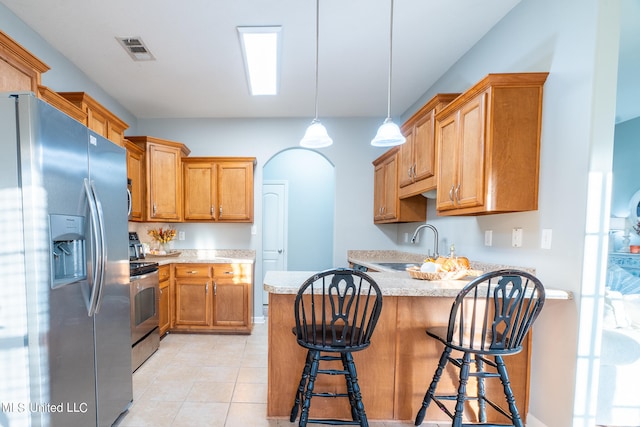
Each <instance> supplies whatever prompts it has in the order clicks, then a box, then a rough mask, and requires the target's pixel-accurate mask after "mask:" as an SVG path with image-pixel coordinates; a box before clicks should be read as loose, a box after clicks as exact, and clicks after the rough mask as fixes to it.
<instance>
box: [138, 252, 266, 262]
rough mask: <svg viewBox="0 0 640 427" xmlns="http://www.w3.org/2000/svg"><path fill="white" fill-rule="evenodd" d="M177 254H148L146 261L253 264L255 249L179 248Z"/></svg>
mask: <svg viewBox="0 0 640 427" xmlns="http://www.w3.org/2000/svg"><path fill="white" fill-rule="evenodd" d="M178 252H180V255H178V256H157V255H151V254H148V255H147V256H146V258H145V259H146V260H147V261H154V262H157V263H158V264H159V265H166V264H187V263H191V264H196V263H203V264H247V263H248V264H255V262H256V251H254V250H250V249H180V250H179V251H178Z"/></svg>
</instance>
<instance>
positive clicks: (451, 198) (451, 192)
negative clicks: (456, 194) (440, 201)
mask: <svg viewBox="0 0 640 427" xmlns="http://www.w3.org/2000/svg"><path fill="white" fill-rule="evenodd" d="M454 186H455V184H451V188H450V189H449V200H451V203H453V187H454Z"/></svg>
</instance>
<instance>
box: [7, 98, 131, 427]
mask: <svg viewBox="0 0 640 427" xmlns="http://www.w3.org/2000/svg"><path fill="white" fill-rule="evenodd" d="M0 146H1V147H2V149H3V151H2V155H1V156H0V170H1V172H0V205H4V203H3V201H4V200H6V201H7V205H6V206H7V207H6V208H0V224H1V225H0V235H5V233H8V234H9V236H10V238H9V239H7V240H8V243H7V245H6V246H5V249H4V250H0V268H1V269H3V270H5V271H6V270H8V271H9V273H10V274H9V277H10V280H9V281H7V282H6V283H4V284H3V286H2V287H1V288H2V289H0V301H2V300H3V297H8V298H10V299H11V300H12V301H13V302H14V303H15V304H12V307H13V309H12V313H11V314H9V313H7V312H6V311H3V310H2V308H1V307H0V375H1V376H2V377H3V381H2V382H0V402H2V408H1V409H2V412H1V413H0V425H1V426H4V425H5V424H6V425H9V426H14V425H15V426H23V425H27V426H29V425H32V426H52V427H58V426H59V427H75V426H78V427H87V426H93V425H95V426H100V427H102V426H111V425H112V424H113V422H114V421H115V420H116V419H117V417H118V416H119V415H120V414H121V413H122V412H123V411H125V410H126V409H127V407H128V405H129V404H130V403H131V401H132V385H131V346H130V329H129V324H130V319H129V316H130V315H129V313H130V300H129V262H128V260H129V257H128V239H127V198H126V197H127V196H126V195H127V178H126V161H125V151H124V149H123V148H121V147H118V146H117V145H115V144H113V143H112V142H110V141H108V140H106V139H105V138H103V137H101V136H99V135H97V134H95V133H93V132H92V131H90V130H89V129H87V128H86V127H85V126H84V125H82V124H80V123H79V122H77V121H75V120H74V119H72V118H70V117H68V116H67V115H65V114H63V113H61V112H60V111H58V110H57V109H55V108H53V107H52V106H50V105H48V104H47V103H45V102H43V101H41V100H39V99H37V98H36V97H35V96H34V95H33V94H31V93H26V94H17V95H10V94H2V96H0ZM5 236H6V235H5ZM5 238H6V237H5ZM0 304H1V303H0ZM21 356H22V357H24V359H22V361H20V357H21ZM7 375H8V376H7ZM4 378H9V379H10V381H9V382H5V381H4ZM3 423H4V424H3Z"/></svg>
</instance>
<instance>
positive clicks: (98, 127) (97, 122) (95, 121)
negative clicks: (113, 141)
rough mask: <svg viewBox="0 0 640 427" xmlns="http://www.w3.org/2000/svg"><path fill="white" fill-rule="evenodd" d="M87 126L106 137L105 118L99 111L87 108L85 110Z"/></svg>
mask: <svg viewBox="0 0 640 427" xmlns="http://www.w3.org/2000/svg"><path fill="white" fill-rule="evenodd" d="M87 122H88V125H87V127H88V128H89V129H91V130H92V131H95V132H96V133H98V134H100V135H102V136H104V137H105V138H107V118H106V116H104V115H103V114H100V112H99V111H96V110H94V109H91V108H89V110H88V111H87Z"/></svg>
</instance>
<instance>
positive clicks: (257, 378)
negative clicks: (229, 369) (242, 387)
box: [238, 366, 269, 384]
mask: <svg viewBox="0 0 640 427" xmlns="http://www.w3.org/2000/svg"><path fill="white" fill-rule="evenodd" d="M268 372H269V371H268V369H267V368H266V367H264V368H261V367H259V368H255V367H251V366H243V367H241V368H240V372H239V373H238V382H239V383H262V384H266V383H267V377H268Z"/></svg>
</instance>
